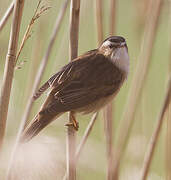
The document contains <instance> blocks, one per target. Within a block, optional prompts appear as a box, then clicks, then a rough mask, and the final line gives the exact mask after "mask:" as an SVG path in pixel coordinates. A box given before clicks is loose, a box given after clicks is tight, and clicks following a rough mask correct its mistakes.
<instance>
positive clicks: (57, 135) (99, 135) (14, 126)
mask: <svg viewBox="0 0 171 180" xmlns="http://www.w3.org/2000/svg"><path fill="white" fill-rule="evenodd" d="M10 2H11V1H9V0H0V17H2V16H3V14H4V13H5V11H6V9H7V8H8V6H9V4H10ZM62 2H63V1H62V0H53V1H52V0H48V1H43V3H44V4H47V5H48V6H51V7H52V8H51V9H49V10H48V11H47V12H45V14H44V15H42V16H41V17H40V18H39V19H38V21H37V22H36V23H35V24H34V27H33V32H32V35H31V37H30V38H29V40H28V41H27V43H26V45H25V47H24V49H23V51H22V53H21V56H20V58H19V61H27V62H25V63H24V64H23V65H22V68H21V69H17V70H15V74H14V80H13V86H12V92H11V97H10V106H9V113H8V121H7V131H6V139H5V146H4V157H3V158H4V162H3V163H2V164H1V165H0V167H1V168H0V175H1V176H2V178H0V179H3V177H4V174H5V171H6V165H7V162H8V159H9V155H10V150H11V144H13V140H14V139H15V137H16V134H17V130H18V127H19V124H20V121H21V118H22V115H23V112H24V109H25V107H26V102H27V99H28V98H29V96H30V92H31V90H30V88H31V87H32V84H33V82H34V81H33V80H34V77H35V75H36V71H37V68H38V67H39V63H40V61H41V59H42V57H43V55H44V54H45V52H46V49H47V46H48V42H49V38H50V35H51V33H52V31H53V26H54V23H55V19H56V17H57V15H58V12H59V9H60V7H61V4H62ZM37 3H38V1H37V0H36V1H35V0H29V1H26V2H25V7H24V14H23V18H22V24H21V32H20V38H19V39H20V41H19V42H21V39H22V37H23V34H24V32H25V30H26V27H27V25H28V23H29V21H30V20H31V18H32V16H33V13H34V11H35V7H36V6H37ZM103 5H104V6H103V9H104V19H103V21H104V32H105V38H106V37H107V36H108V34H109V15H110V14H109V0H105V1H103ZM146 6H148V1H147V0H144V1H143V0H139V1H136V0H127V1H125V0H118V1H117V7H116V34H117V35H121V36H123V37H125V38H126V40H127V44H128V49H129V55H130V74H129V77H128V80H127V82H126V83H125V84H124V86H123V88H122V89H121V91H120V93H119V94H118V96H117V97H116V98H115V105H114V133H113V134H114V142H115V141H116V138H117V134H118V129H119V128H118V127H119V124H120V119H121V117H122V112H123V110H124V106H125V102H126V100H127V94H128V90H129V87H130V83H131V79H132V77H133V75H134V72H135V70H136V64H137V62H138V56H139V52H140V48H141V40H142V37H143V36H142V35H143V31H144V21H145V20H144V19H145V12H146V9H147V7H146ZM170 7H171V6H170V4H169V1H167V0H165V1H164V4H163V8H162V15H161V17H160V22H159V28H158V30H157V35H156V41H155V45H154V49H153V55H152V59H151V60H150V61H151V66H150V71H149V74H148V77H147V81H146V83H145V86H144V89H143V96H142V98H141V101H140V102H139V104H138V110H137V112H136V117H135V118H136V119H135V124H134V126H133V129H132V133H131V138H130V141H129V144H128V147H127V150H126V154H125V156H124V158H123V161H122V164H121V172H120V177H121V178H120V179H121V180H127V179H128V180H129V179H130V180H134V179H136V180H137V179H138V177H139V175H140V171H141V168H142V163H143V157H144V153H145V150H146V148H147V145H148V142H149V139H150V137H151V134H152V132H153V130H154V127H155V124H156V117H157V115H158V113H159V110H160V108H161V102H162V99H163V97H164V92H165V91H164V90H165V84H166V80H167V74H168V69H169V68H168V66H169V50H170V49H169V40H170V39H171V37H170V30H171V25H170V24H171V21H170V20H169V18H170V17H169V8H170ZM94 10H95V0H81V10H80V33H79V54H82V53H84V52H85V51H87V50H90V49H94V48H96V47H97V28H96V23H95V11H94ZM11 20H12V18H11V17H10V19H9V21H8V23H7V25H6V26H5V27H4V29H3V30H2V32H0V82H1V83H0V84H2V77H3V72H4V65H5V58H6V53H7V49H8V42H9V35H10V25H11ZM169 23H170V24H169ZM68 46H69V7H68V9H67V13H66V15H65V18H64V21H63V23H62V26H61V29H60V32H59V34H58V36H57V38H56V41H55V45H54V47H53V51H52V53H51V55H50V59H49V62H48V65H47V67H46V71H45V73H44V76H43V80H42V82H44V81H46V80H47V79H48V78H49V77H50V76H51V75H52V74H54V73H55V72H57V71H58V70H59V68H60V67H62V66H63V65H65V64H66V63H67V62H68V61H69V59H68V51H69V50H68ZM45 96H46V94H45V95H43V96H42V97H41V98H40V99H38V100H37V101H36V102H35V104H34V109H33V111H32V115H31V117H30V120H31V118H32V117H33V116H34V114H35V113H36V111H37V110H38V109H39V107H40V105H41V103H42V102H43V100H44V98H45ZM90 117H91V116H90V115H89V116H81V115H79V116H78V119H79V125H80V128H79V131H78V138H77V141H78V142H79V140H80V139H81V136H82V135H83V133H84V130H85V128H86V127H87V125H88V123H89V119H90ZM66 122H67V114H65V115H63V116H62V117H60V118H59V119H58V120H56V121H55V122H53V123H52V124H50V125H49V126H48V127H47V128H46V129H44V130H43V131H42V132H41V133H40V135H39V137H36V138H35V139H37V142H38V143H40V144H41V145H42V144H43V145H42V147H41V148H40V151H42V153H45V154H46V153H47V151H45V152H44V150H43V148H44V145H45V146H46V147H45V148H47V147H49V148H48V153H51V154H53V156H54V157H55V158H54V163H53V164H51V166H55V164H56V165H59V164H60V168H59V169H58V168H57V167H56V170H57V171H55V173H56V174H54V172H53V173H52V172H51V168H48V167H47V166H48V163H47V164H46V163H45V164H43V163H42V164H43V165H42V167H41V168H39V167H37V171H33V172H32V175H30V176H29V175H28V176H26V177H24V176H23V177H24V178H23V179H26V180H27V179H29V178H30V177H31V178H30V179H36V180H37V179H40V180H44V179H52V180H53V179H56V177H59V178H57V179H61V176H62V173H64V171H65V151H66V150H65V146H66V141H65V139H66V128H65V127H64V124H65V123H66ZM45 136H46V138H51V139H52V141H48V140H46V138H45ZM35 141H36V140H35ZM53 142H54V143H53ZM57 142H58V143H57ZM165 143H166V121H164V126H163V128H162V133H161V135H160V139H159V143H158V145H157V148H156V152H155V156H154V159H153V162H152V166H151V171H150V174H149V178H148V179H150V180H151V179H154V180H158V179H166V163H165V152H166V144H165ZM52 144H53V146H52ZM55 146H56V147H55ZM57 146H60V147H57ZM36 147H37V146H35V148H36ZM54 147H55V148H59V149H58V150H59V151H57V150H56V149H55V148H54ZM54 149H55V150H54ZM105 150H106V145H105V136H104V121H103V115H102V112H101V113H100V116H99V117H98V120H97V121H96V123H95V126H94V127H93V131H92V133H91V135H90V137H89V139H88V141H87V144H86V146H85V148H84V150H83V153H82V154H81V157H80V161H79V163H78V165H77V172H78V179H80V180H87V179H98V180H103V179H105V177H106V151H105ZM30 151H33V152H34V151H35V149H34V147H33V148H31V150H30ZM27 155H28V157H29V152H28V154H27ZM19 156H20V154H19ZM21 156H22V155H21ZM44 156H45V155H42V158H43V157H44ZM59 157H60V158H61V159H60V160H59ZM27 161H29V158H28V160H26V161H24V163H23V166H25V165H26V164H29V163H27ZM35 161H38V160H35ZM33 164H34V162H33ZM46 165H47V166H46ZM46 168H47V169H46ZM44 169H46V174H45V175H42V174H43V173H42V172H43V171H44ZM26 174H27V173H26Z"/></svg>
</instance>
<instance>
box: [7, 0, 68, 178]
mask: <svg viewBox="0 0 171 180" xmlns="http://www.w3.org/2000/svg"><path fill="white" fill-rule="evenodd" d="M68 3H69V0H65V1H64V3H63V5H62V7H61V10H60V12H59V15H58V17H57V20H56V23H55V27H54V30H53V33H52V36H51V38H50V42H49V45H48V49H47V51H46V53H45V55H44V57H43V59H42V61H41V64H40V68H39V70H38V73H37V75H36V79H35V81H34V84H33V89H32V93H31V98H30V99H29V101H28V103H27V106H26V110H25V112H24V115H23V118H22V121H21V124H20V127H19V131H18V134H17V138H16V143H15V146H14V148H13V151H12V155H11V159H10V163H9V167H8V172H7V177H9V178H10V176H11V170H12V165H13V160H14V155H15V153H16V149H17V146H18V143H19V139H20V135H21V133H22V131H23V130H24V128H25V127H26V125H27V121H28V117H29V114H30V113H31V109H32V106H33V102H34V100H33V95H34V94H35V92H36V90H37V88H38V87H39V84H40V81H41V79H42V76H43V73H44V71H45V67H46V64H47V62H48V58H49V55H50V53H51V51H52V47H53V44H54V42H55V39H56V36H57V33H58V32H59V29H60V26H61V23H62V20H63V17H64V14H65V12H66V8H67V5H68Z"/></svg>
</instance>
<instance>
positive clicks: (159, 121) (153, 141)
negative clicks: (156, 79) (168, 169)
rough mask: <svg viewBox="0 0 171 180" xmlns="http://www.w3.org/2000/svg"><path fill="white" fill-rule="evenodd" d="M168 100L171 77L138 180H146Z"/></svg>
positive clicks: (170, 93) (170, 97)
mask: <svg viewBox="0 0 171 180" xmlns="http://www.w3.org/2000/svg"><path fill="white" fill-rule="evenodd" d="M170 100H171V75H170V77H169V81H168V86H167V90H166V94H165V97H164V101H163V105H162V108H161V111H160V114H159V116H158V117H157V124H156V128H155V130H154V133H153V135H152V137H151V140H150V143H149V147H148V149H147V152H146V154H145V158H144V163H143V168H142V176H141V178H140V180H146V179H147V175H148V172H149V169H150V165H151V161H152V158H153V155H154V150H155V147H156V144H157V141H158V138H159V135H160V131H161V127H162V124H163V120H164V114H165V112H166V110H167V108H168V106H169V103H170Z"/></svg>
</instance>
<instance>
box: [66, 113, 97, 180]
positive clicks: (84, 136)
mask: <svg viewBox="0 0 171 180" xmlns="http://www.w3.org/2000/svg"><path fill="white" fill-rule="evenodd" d="M97 116H98V113H95V114H94V115H93V116H92V118H91V120H90V122H89V124H88V126H87V128H86V130H85V132H84V135H83V137H82V139H81V141H80V143H79V145H78V147H77V150H76V154H75V156H76V157H75V161H76V163H77V162H78V160H79V157H80V154H81V152H82V150H83V148H84V145H85V143H86V141H87V139H88V137H89V135H90V133H91V131H92V128H93V126H94V123H95V122H96V119H97ZM66 178H67V173H65V175H64V177H63V180H66Z"/></svg>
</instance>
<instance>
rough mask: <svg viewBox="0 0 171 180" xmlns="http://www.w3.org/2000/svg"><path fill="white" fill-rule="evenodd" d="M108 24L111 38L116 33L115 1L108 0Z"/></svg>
mask: <svg viewBox="0 0 171 180" xmlns="http://www.w3.org/2000/svg"><path fill="white" fill-rule="evenodd" d="M109 16H110V23H109V35H110V36H112V35H114V34H115V33H116V0H110V15H109Z"/></svg>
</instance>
